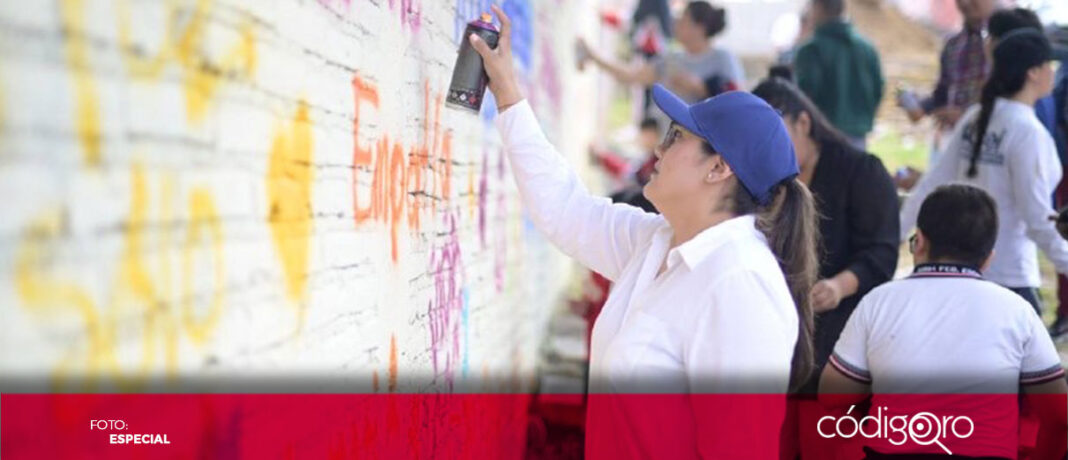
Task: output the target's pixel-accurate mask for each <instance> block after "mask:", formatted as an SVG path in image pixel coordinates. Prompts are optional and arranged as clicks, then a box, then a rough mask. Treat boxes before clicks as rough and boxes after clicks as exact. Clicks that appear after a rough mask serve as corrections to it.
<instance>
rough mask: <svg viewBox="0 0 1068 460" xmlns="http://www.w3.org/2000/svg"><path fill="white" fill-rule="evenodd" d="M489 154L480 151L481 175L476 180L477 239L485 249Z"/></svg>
mask: <svg viewBox="0 0 1068 460" xmlns="http://www.w3.org/2000/svg"><path fill="white" fill-rule="evenodd" d="M488 175H489V153H488V152H486V151H485V150H483V151H482V174H480V175H479V178H478V239H479V242H481V243H482V249H486V195H488V194H489V184H488V183H487V182H488V181H487V180H486V179H487V177H486V176H488Z"/></svg>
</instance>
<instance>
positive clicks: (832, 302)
mask: <svg viewBox="0 0 1068 460" xmlns="http://www.w3.org/2000/svg"><path fill="white" fill-rule="evenodd" d="M841 302H842V291H841V289H839V287H838V283H835V282H834V280H833V279H824V280H819V282H817V283H816V284H815V285H814V286H812V293H811V294H810V295H809V303H811V304H812V311H814V312H816V313H823V312H826V311H830V310H833V309H834V308H835V307H837V306H838V304H839V303H841Z"/></svg>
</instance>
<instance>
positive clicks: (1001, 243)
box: [899, 28, 1068, 313]
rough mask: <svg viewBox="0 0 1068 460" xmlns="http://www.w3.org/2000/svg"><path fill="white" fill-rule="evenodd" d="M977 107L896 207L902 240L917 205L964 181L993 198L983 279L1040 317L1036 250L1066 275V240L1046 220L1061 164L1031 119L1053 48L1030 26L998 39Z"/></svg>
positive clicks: (1044, 91) (1045, 87) (1047, 79)
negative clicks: (994, 226) (990, 246)
mask: <svg viewBox="0 0 1068 460" xmlns="http://www.w3.org/2000/svg"><path fill="white" fill-rule="evenodd" d="M992 54H993V58H994V66H993V69H992V70H991V74H990V77H989V78H988V79H987V82H986V84H985V85H983V90H982V95H981V96H980V103H979V104H978V105H977V106H974V107H972V108H971V109H970V110H969V111H968V112H967V113H966V114H965V115H964V117H963V118H962V119H961V121H960V122H959V123H958V124H957V127H956V128H955V129H954V133H953V136H952V138H951V139H950V143H949V145H948V146H947V148H946V151H945V154H944V155H942V156H941V157H940V158H939V159H938V161H937V162H936V163H935V165H934V166H933V167H932V168H931V171H930V172H928V173H927V174H925V175H924V176H923V178H922V179H921V180H920V182H919V184H917V186H916V188H915V189H914V190H913V193H912V194H911V195H910V196H909V198H908V200H906V202H905V204H904V206H903V207H902V210H901V233H900V235H899V236H900V240H901V241H904V240H905V239H906V238H907V237H908V235H909V232H910V231H911V230H912V228H913V227H914V226H915V224H916V215H917V213H918V212H919V208H920V203H922V202H923V200H924V198H926V197H927V194H929V193H930V192H931V191H932V190H934V189H935V188H936V187H938V186H939V185H943V184H947V183H950V182H956V181H962V182H966V183H969V184H972V185H976V186H978V187H980V188H982V189H983V190H985V191H986V192H987V193H990V195H991V196H993V197H994V201H995V202H996V203H997V207H998V237H997V242H996V243H995V245H994V256H993V260H992V261H991V262H990V267H989V268H988V269H987V270H986V271H985V272H984V273H983V276H984V277H985V278H986V279H988V280H991V281H994V282H996V283H998V284H1000V285H1002V286H1005V287H1007V288H1009V289H1011V290H1012V291H1013V292H1016V293H1017V294H1019V295H1020V296H1022V297H1023V298H1024V299H1025V300H1027V301H1028V302H1029V303H1031V305H1032V307H1034V308H1035V310H1036V311H1038V312H1039V313H1041V312H1040V309H1041V307H1040V305H1041V304H1040V303H1039V299H1038V293H1037V287H1038V286H1039V283H1040V282H1041V279H1040V278H1039V271H1038V257H1037V254H1036V251H1035V250H1036V248H1039V249H1042V252H1044V253H1045V254H1046V256H1047V257H1048V258H1049V259H1050V260H1051V261H1052V262H1053V265H1054V266H1055V267H1056V269H1057V272H1058V273H1062V274H1065V273H1068V242H1066V241H1065V240H1064V239H1063V238H1061V236H1060V235H1059V234H1058V233H1057V229H1056V228H1055V227H1054V223H1053V222H1052V221H1050V220H1049V217H1050V215H1051V214H1053V209H1052V205H1051V196H1052V195H1053V190H1054V189H1055V188H1056V186H1057V183H1058V182H1060V180H1061V162H1060V159H1059V158H1058V157H1057V149H1056V146H1055V145H1054V142H1053V138H1052V137H1051V136H1050V134H1049V131H1047V130H1046V129H1045V127H1043V126H1042V123H1041V122H1040V121H1039V120H1038V118H1037V117H1036V116H1035V110H1034V106H1035V102H1036V101H1037V100H1038V99H1040V98H1042V97H1045V96H1046V95H1048V94H1050V92H1051V91H1052V90H1053V67H1052V65H1051V59H1052V58H1053V50H1052V47H1051V46H1050V43H1049V40H1048V39H1047V38H1046V36H1045V35H1043V34H1042V33H1041V32H1039V31H1037V30H1035V29H1032V28H1023V29H1017V30H1014V31H1012V32H1009V33H1007V34H1005V35H1004V36H1002V37H1001V38H1000V39H999V40H998V41H997V44H996V45H994V49H993V51H992Z"/></svg>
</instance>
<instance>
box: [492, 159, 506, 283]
mask: <svg viewBox="0 0 1068 460" xmlns="http://www.w3.org/2000/svg"><path fill="white" fill-rule="evenodd" d="M504 169H505V168H504V152H503V151H498V154H497V183H498V184H500V183H504V182H503V181H504ZM494 194H495V195H496V198H497V214H496V215H497V219H498V220H499V221H500V222H501V225H500V226H499V227H498V228H497V232H496V234H495V236H494V239H493V286H494V287H495V288H496V289H497V292H498V293H500V292H502V291H504V281H505V280H504V277H505V264H506V262H507V261H508V257H507V249H508V228H507V225H506V223H507V222H508V201H507V199H506V198H505V195H504V188H503V187H497V190H496V191H495V193H494Z"/></svg>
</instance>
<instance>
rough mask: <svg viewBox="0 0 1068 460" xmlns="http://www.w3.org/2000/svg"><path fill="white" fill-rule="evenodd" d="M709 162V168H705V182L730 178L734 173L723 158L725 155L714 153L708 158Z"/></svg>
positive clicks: (711, 182)
mask: <svg viewBox="0 0 1068 460" xmlns="http://www.w3.org/2000/svg"><path fill="white" fill-rule="evenodd" d="M708 162H709V164H708V168H707V169H706V170H705V171H706V174H705V182H707V183H709V184H714V183H716V182H721V181H723V180H726V179H729V178H730V177H731V176H733V175H734V170H732V169H731V165H729V164H727V162H726V161H725V160H724V159H723V155H713V156H712V157H711V158H709V159H708Z"/></svg>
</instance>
